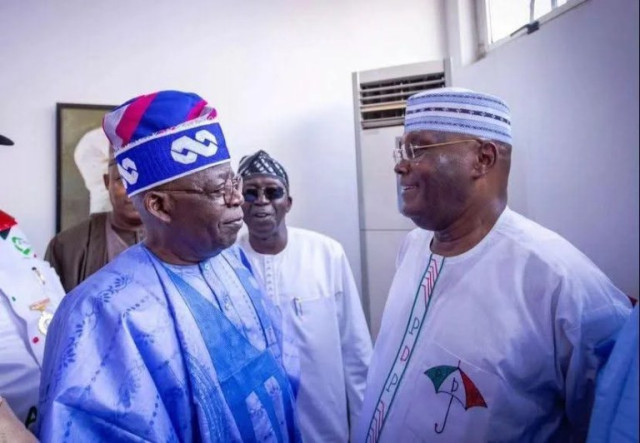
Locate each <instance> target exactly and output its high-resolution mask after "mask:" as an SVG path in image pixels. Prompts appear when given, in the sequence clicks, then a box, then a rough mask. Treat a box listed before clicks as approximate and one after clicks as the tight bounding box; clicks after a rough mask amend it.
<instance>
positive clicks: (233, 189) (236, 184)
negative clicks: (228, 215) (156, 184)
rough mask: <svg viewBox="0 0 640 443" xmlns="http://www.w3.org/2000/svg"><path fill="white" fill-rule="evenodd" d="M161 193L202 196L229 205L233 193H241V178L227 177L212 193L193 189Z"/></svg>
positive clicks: (168, 190) (237, 176)
mask: <svg viewBox="0 0 640 443" xmlns="http://www.w3.org/2000/svg"><path fill="white" fill-rule="evenodd" d="M162 191H163V192H182V193H185V194H196V195H204V196H206V197H208V198H209V199H211V200H213V201H214V202H216V203H223V204H225V205H227V206H228V205H230V204H231V203H232V202H233V195H234V193H238V194H241V192H242V177H241V176H239V175H236V176H235V177H233V176H231V175H229V176H228V177H227V179H226V180H225V182H224V183H223V184H222V185H221V186H219V187H218V188H216V189H214V190H212V191H204V190H202V191H201V190H195V189H163V190H162Z"/></svg>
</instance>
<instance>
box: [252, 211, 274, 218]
mask: <svg viewBox="0 0 640 443" xmlns="http://www.w3.org/2000/svg"><path fill="white" fill-rule="evenodd" d="M251 216H252V217H253V218H258V219H262V218H267V217H271V216H273V214H271V213H270V212H254V213H253V214H251Z"/></svg>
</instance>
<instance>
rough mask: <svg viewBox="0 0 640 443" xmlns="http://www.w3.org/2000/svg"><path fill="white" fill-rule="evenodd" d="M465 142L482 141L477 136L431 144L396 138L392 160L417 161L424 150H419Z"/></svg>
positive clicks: (398, 161)
mask: <svg viewBox="0 0 640 443" xmlns="http://www.w3.org/2000/svg"><path fill="white" fill-rule="evenodd" d="M467 142H479V143H482V140H480V139H477V138H470V139H467V140H455V141H452V142H444V143H434V144H431V145H413V144H411V143H409V144H406V143H402V141H401V140H398V141H397V142H396V146H395V148H394V150H393V160H394V161H395V163H396V165H397V164H398V163H400V162H401V161H402V160H407V161H410V162H419V161H420V157H422V155H423V154H424V152H422V153H418V152H419V151H424V150H425V149H430V148H435V147H437V146H446V145H455V144H458V143H467Z"/></svg>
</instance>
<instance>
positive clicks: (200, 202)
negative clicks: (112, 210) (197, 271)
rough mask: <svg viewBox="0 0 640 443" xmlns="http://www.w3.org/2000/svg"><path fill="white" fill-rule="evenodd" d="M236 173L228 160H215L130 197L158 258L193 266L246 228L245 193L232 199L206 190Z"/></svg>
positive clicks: (150, 245) (215, 187) (228, 242)
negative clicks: (214, 195)
mask: <svg viewBox="0 0 640 443" xmlns="http://www.w3.org/2000/svg"><path fill="white" fill-rule="evenodd" d="M230 174H233V171H232V170H231V167H230V166H229V164H228V163H227V164H223V165H216V166H212V167H210V168H207V169H204V170H202V171H199V172H196V173H194V174H191V175H188V176H186V177H182V178H179V179H176V180H174V181H172V182H169V183H166V184H164V185H161V186H159V187H157V188H154V189H152V190H149V191H146V192H144V193H142V194H138V195H135V196H134V197H133V198H132V200H133V204H134V206H135V207H136V208H137V209H138V212H139V213H140V216H141V217H142V221H143V223H144V226H145V229H146V237H145V240H144V244H145V245H146V246H147V247H148V248H149V249H150V250H151V252H153V253H154V254H155V255H156V256H157V257H158V258H159V259H160V260H162V261H165V262H167V263H171V264H176V265H190V264H196V263H200V262H201V261H203V260H206V259H208V258H211V257H214V256H216V255H217V254H219V253H220V252H221V251H222V250H223V249H226V248H228V247H229V246H231V245H232V244H233V243H234V242H235V241H236V237H237V235H238V231H239V230H240V228H241V227H242V209H240V205H242V203H243V201H244V200H243V198H242V194H241V193H240V192H239V191H235V192H233V195H232V196H231V199H230V202H229V204H226V203H225V202H224V200H222V198H219V199H216V200H214V198H213V197H211V196H210V195H206V194H202V193H184V192H172V191H174V190H192V191H198V192H202V191H206V192H212V191H216V190H219V189H220V188H221V187H222V186H223V185H224V183H225V181H226V179H227V177H228V176H229V175H230Z"/></svg>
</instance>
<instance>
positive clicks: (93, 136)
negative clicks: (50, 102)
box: [73, 127, 111, 214]
mask: <svg viewBox="0 0 640 443" xmlns="http://www.w3.org/2000/svg"><path fill="white" fill-rule="evenodd" d="M73 160H74V161H75V163H76V166H77V167H78V171H80V175H81V176H82V179H83V180H84V185H85V187H86V188H87V191H89V213H90V214H96V213H99V212H109V211H110V210H111V200H110V198H109V192H108V191H107V189H105V187H104V182H103V180H102V176H103V175H104V174H106V173H107V165H108V164H109V139H107V136H106V135H105V134H104V131H103V130H102V128H101V127H98V128H95V129H92V130H90V131H87V132H86V133H85V134H84V135H83V136H82V138H80V141H79V142H78V144H77V145H76V148H75V149H74V151H73Z"/></svg>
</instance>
